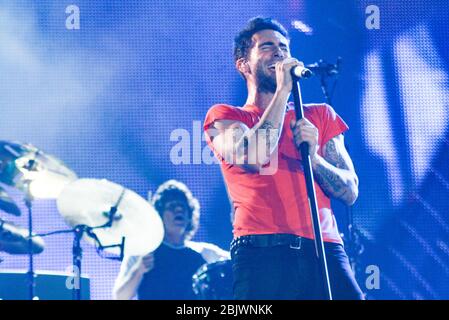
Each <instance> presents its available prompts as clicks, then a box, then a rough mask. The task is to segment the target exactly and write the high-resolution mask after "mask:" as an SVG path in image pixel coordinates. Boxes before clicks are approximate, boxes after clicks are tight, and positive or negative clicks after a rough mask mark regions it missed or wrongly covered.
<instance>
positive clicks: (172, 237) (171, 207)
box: [113, 180, 230, 300]
mask: <svg viewBox="0 0 449 320" xmlns="http://www.w3.org/2000/svg"><path fill="white" fill-rule="evenodd" d="M151 202H152V204H153V206H154V208H155V209H156V210H157V211H158V212H159V214H160V215H161V218H162V221H163V223H164V229H165V235H164V240H163V242H162V244H161V245H160V246H159V248H158V249H156V251H154V252H153V253H150V254H148V255H146V256H143V257H141V256H126V255H125V258H124V259H123V262H122V265H121V267H120V272H119V275H118V277H117V279H116V280H115V284H114V290H113V297H114V299H120V300H128V299H132V298H133V297H134V296H136V295H137V298H138V299H140V300H171V299H176V300H191V299H195V296H194V293H193V290H192V276H193V274H194V273H195V272H196V271H197V270H198V268H199V267H200V266H202V265H203V264H204V263H212V262H215V261H218V260H224V259H230V256H229V252H227V251H225V250H222V249H220V248H219V247H218V246H216V245H213V244H210V243H204V242H193V241H190V239H192V237H193V236H194V234H195V232H196V230H197V229H198V224H199V216H200V212H199V209H200V206H199V203H198V200H197V199H196V198H194V197H193V196H192V193H191V191H190V190H189V189H188V188H187V186H186V185H185V184H183V183H181V182H179V181H176V180H169V181H166V182H164V183H163V184H162V185H160V186H159V188H158V189H157V191H156V193H155V194H154V196H153V197H152V199H151Z"/></svg>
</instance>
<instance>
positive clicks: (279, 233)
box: [204, 17, 363, 299]
mask: <svg viewBox="0 0 449 320" xmlns="http://www.w3.org/2000/svg"><path fill="white" fill-rule="evenodd" d="M234 60H235V66H236V68H237V70H238V71H239V72H240V74H241V75H242V76H243V78H244V79H245V81H246V86H247V90H248V97H247V100H246V103H245V105H244V106H243V107H233V106H230V105H226V104H217V105H214V106H213V107H212V108H210V110H209V111H208V113H207V115H206V119H205V122H204V130H205V132H206V137H207V140H208V144H209V146H210V147H211V148H212V150H213V151H214V153H215V156H216V157H217V158H218V159H219V161H220V163H221V168H222V172H223V176H224V180H225V183H226V185H227V189H228V191H229V195H230V198H231V200H232V203H233V206H234V210H235V216H234V231H233V232H234V239H233V241H232V244H231V256H232V260H233V272H234V296H235V298H236V299H322V298H324V297H325V295H324V292H323V290H322V282H321V281H322V279H321V278H320V272H319V268H318V260H317V258H316V254H315V248H314V241H313V239H314V234H313V228H312V221H311V217H310V209H309V203H308V197H307V189H306V185H305V179H304V172H303V169H302V165H301V156H300V153H299V152H298V147H299V145H300V144H301V143H302V142H306V143H308V145H309V153H310V158H311V161H312V167H313V174H314V177H315V188H316V194H317V201H318V208H319V216H320V223H321V231H322V236H323V240H324V242H325V250H326V259H327V265H328V270H329V278H330V282H331V289H332V294H333V298H334V299H363V293H362V291H361V290H360V288H359V286H358V284H357V282H356V280H355V277H354V274H353V272H352V270H351V268H350V265H349V261H348V257H347V255H346V253H345V251H344V248H343V242H342V239H341V237H340V235H339V232H338V228H337V224H336V221H335V217H334V215H333V212H332V209H331V205H330V197H334V198H336V199H339V200H341V201H343V202H344V203H345V204H347V205H352V204H353V203H354V202H355V201H356V199H357V196H358V178H357V175H356V173H355V170H354V166H353V164H352V161H351V158H350V157H349V155H348V152H347V151H346V149H345V146H344V139H343V135H342V134H343V132H345V131H346V130H347V129H348V127H347V125H346V124H345V122H344V121H343V120H342V119H341V118H340V117H339V116H338V115H337V114H336V113H335V111H334V110H333V109H332V108H331V107H330V106H329V105H326V104H309V105H305V106H304V112H305V118H304V119H302V120H300V121H296V119H295V112H294V110H290V105H289V104H288V99H289V96H290V93H291V90H292V77H291V75H290V71H291V69H292V68H293V67H295V66H302V63H301V62H299V61H298V60H296V59H294V58H292V57H291V55H290V46H289V38H288V33H287V31H286V30H285V28H284V27H283V26H282V25H281V24H280V23H279V22H277V21H275V20H273V19H269V18H261V17H257V18H253V19H251V20H250V21H249V22H248V25H247V26H246V28H244V29H243V30H242V31H240V33H239V34H238V35H237V36H236V38H235V41H234Z"/></svg>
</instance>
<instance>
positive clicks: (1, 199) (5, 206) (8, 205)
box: [0, 186, 22, 216]
mask: <svg viewBox="0 0 449 320" xmlns="http://www.w3.org/2000/svg"><path fill="white" fill-rule="evenodd" d="M0 210H2V211H4V212H6V213H9V214H13V215H15V216H20V215H21V214H22V213H21V212H20V209H19V207H18V206H17V205H16V203H15V202H14V200H13V199H12V198H11V197H10V196H9V195H8V193H7V192H6V191H5V189H3V188H2V186H0Z"/></svg>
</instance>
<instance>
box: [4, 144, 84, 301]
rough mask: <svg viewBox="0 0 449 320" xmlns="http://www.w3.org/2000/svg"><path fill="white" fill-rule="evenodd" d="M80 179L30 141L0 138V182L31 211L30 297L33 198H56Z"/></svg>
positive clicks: (31, 291) (31, 289)
mask: <svg viewBox="0 0 449 320" xmlns="http://www.w3.org/2000/svg"><path fill="white" fill-rule="evenodd" d="M75 179H77V176H76V174H75V173H74V172H73V171H72V170H70V169H69V168H68V167H67V166H66V165H65V164H64V163H63V162H62V161H60V160H59V159H57V158H56V157H54V156H52V155H49V154H47V153H45V152H43V151H41V150H39V149H37V148H36V147H34V146H33V145H31V144H23V143H18V142H9V141H0V182H2V183H4V184H6V185H9V186H12V187H14V188H16V189H18V190H20V191H22V192H23V193H24V202H25V205H26V207H27V211H28V256H29V266H28V277H29V296H30V299H35V290H34V287H35V283H34V278H35V276H34V261H33V254H34V252H33V236H34V235H33V214H32V202H33V200H34V199H56V198H57V197H58V195H59V193H60V192H61V190H62V189H63V187H64V186H65V185H66V184H67V183H69V182H71V181H74V180H75Z"/></svg>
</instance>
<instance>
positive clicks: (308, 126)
mask: <svg viewBox="0 0 449 320" xmlns="http://www.w3.org/2000/svg"><path fill="white" fill-rule="evenodd" d="M290 128H291V129H292V132H293V139H294V142H295V145H296V147H297V148H298V149H299V145H300V144H301V143H303V142H307V143H308V144H309V154H310V158H311V159H312V160H313V159H314V158H315V157H316V155H317V151H318V148H319V146H318V129H317V127H315V126H314V125H313V123H311V122H310V121H309V120H307V119H306V118H302V119H301V120H298V121H296V120H294V119H293V120H292V121H291V122H290Z"/></svg>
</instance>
